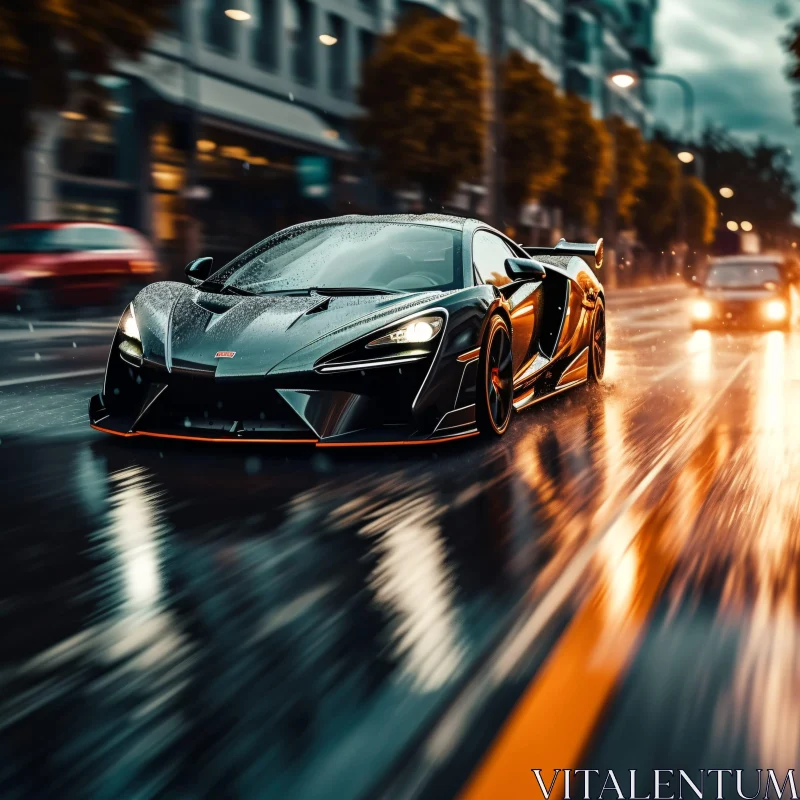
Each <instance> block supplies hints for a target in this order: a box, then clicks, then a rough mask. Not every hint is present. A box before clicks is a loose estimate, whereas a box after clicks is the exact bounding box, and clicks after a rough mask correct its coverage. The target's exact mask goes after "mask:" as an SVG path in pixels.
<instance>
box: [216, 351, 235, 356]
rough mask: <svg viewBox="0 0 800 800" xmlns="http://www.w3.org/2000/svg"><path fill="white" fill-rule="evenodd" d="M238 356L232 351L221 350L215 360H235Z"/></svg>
mask: <svg viewBox="0 0 800 800" xmlns="http://www.w3.org/2000/svg"><path fill="white" fill-rule="evenodd" d="M235 355H236V353H235V352H233V351H232V350H220V351H219V353H217V354H216V355H215V356H214V358H233V357H234V356H235Z"/></svg>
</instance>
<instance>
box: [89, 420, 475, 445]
mask: <svg viewBox="0 0 800 800" xmlns="http://www.w3.org/2000/svg"><path fill="white" fill-rule="evenodd" d="M89 425H90V427H92V428H94V430H96V431H100V433H108V434H111V435H112V436H120V437H122V438H123V439H133V438H136V437H145V438H150V439H176V440H178V441H185V442H213V443H215V444H305V445H313V446H314V447H413V446H417V445H424V444H438V443H439V442H454V441H457V440H459V439H471V438H472V437H474V436H477V435H478V431H477V430H475V431H467V432H466V433H458V434H454V435H452V436H438V437H436V438H435V439H418V440H399V441H392V440H387V441H377V442H369V441H356V442H323V441H320V440H319V439H258V438H255V437H252V438H250V437H248V438H234V437H232V436H231V437H225V436H214V437H211V436H187V435H185V434H177V433H156V432H154V431H129V432H123V431H115V430H111V429H110V428H103V427H101V426H100V425H95V424H94V423H89Z"/></svg>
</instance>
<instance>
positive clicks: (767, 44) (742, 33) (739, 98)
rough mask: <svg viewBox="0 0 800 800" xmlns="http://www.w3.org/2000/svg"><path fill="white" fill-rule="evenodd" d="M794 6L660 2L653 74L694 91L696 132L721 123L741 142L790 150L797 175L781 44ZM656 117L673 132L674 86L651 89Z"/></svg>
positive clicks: (798, 4) (799, 146)
mask: <svg viewBox="0 0 800 800" xmlns="http://www.w3.org/2000/svg"><path fill="white" fill-rule="evenodd" d="M790 19H800V0H661V8H660V11H659V14H658V23H657V24H658V37H659V41H660V44H661V48H662V61H661V64H660V65H659V67H658V68H659V69H660V70H661V71H663V72H675V73H678V74H680V75H682V76H684V77H685V78H687V79H688V80H689V81H690V82H691V83H692V84H693V86H694V88H695V91H696V93H697V115H698V119H697V129H698V131H699V130H701V129H702V128H703V127H704V126H705V123H706V121H712V122H715V123H722V124H724V125H725V126H726V127H727V128H729V129H730V130H731V131H732V132H734V133H738V134H742V135H744V136H747V137H753V138H754V137H757V136H758V135H759V134H765V135H767V136H768V137H769V138H771V139H774V140H777V141H780V142H783V143H785V145H786V146H787V147H788V148H789V149H791V150H792V152H793V155H794V161H795V171H796V172H797V173H798V175H800V128H798V127H796V126H795V125H794V120H793V116H792V89H791V86H790V84H789V82H788V81H787V80H786V78H785V77H784V72H785V69H786V65H787V59H786V56H785V54H784V52H783V50H782V48H781V45H780V41H779V40H780V39H781V37H783V36H784V35H785V33H786V30H787V28H788V25H789V20H790ZM653 93H654V95H655V97H656V98H657V101H658V102H657V106H656V108H657V114H658V117H659V119H661V120H665V121H668V122H670V123H671V125H672V126H673V127H674V128H675V129H676V130H678V129H679V127H680V125H681V124H682V118H681V112H682V99H681V93H680V90H679V89H678V87H673V86H670V85H669V84H661V83H660V82H659V83H655V84H653Z"/></svg>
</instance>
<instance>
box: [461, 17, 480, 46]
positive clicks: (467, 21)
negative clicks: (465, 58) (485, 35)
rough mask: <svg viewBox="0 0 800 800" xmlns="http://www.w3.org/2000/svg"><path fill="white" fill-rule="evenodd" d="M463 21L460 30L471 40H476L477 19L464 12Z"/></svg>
mask: <svg viewBox="0 0 800 800" xmlns="http://www.w3.org/2000/svg"><path fill="white" fill-rule="evenodd" d="M461 16H462V17H463V21H462V23H461V25H462V29H463V31H464V33H466V34H467V36H469V37H471V38H472V39H477V38H478V18H477V17H476V16H475V14H470V13H469V12H467V11H465V12H464V13H463V14H462V15H461Z"/></svg>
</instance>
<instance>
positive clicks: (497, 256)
mask: <svg viewBox="0 0 800 800" xmlns="http://www.w3.org/2000/svg"><path fill="white" fill-rule="evenodd" d="M521 257H523V254H522V253H517V252H515V251H514V250H513V249H512V247H511V245H510V244H508V242H506V241H505V240H504V239H502V238H501V237H499V236H497V235H496V234H494V233H491V232H490V231H487V230H478V231H476V232H475V235H474V237H473V239H472V263H473V267H474V268H475V272H476V275H477V277H478V280H479V281H480V282H481V283H485V284H488V285H490V286H495V287H497V288H498V289H499V290H501V291H502V293H503V295H504V296H505V297H506V299H507V300H508V304H509V307H510V315H511V329H512V335H511V349H512V354H513V359H514V374H515V375H516V374H517V372H518V371H519V370H520V369H521V368H522V367H523V365H525V364H526V363H527V362H528V361H529V360H530V359H531V358H533V357H534V355H535V353H534V331H535V327H536V317H537V304H538V297H537V293H536V290H537V288H538V287H539V283H537V282H534V281H516V282H513V281H512V280H511V279H510V278H509V277H508V275H507V274H506V269H505V262H506V259H508V258H521Z"/></svg>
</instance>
